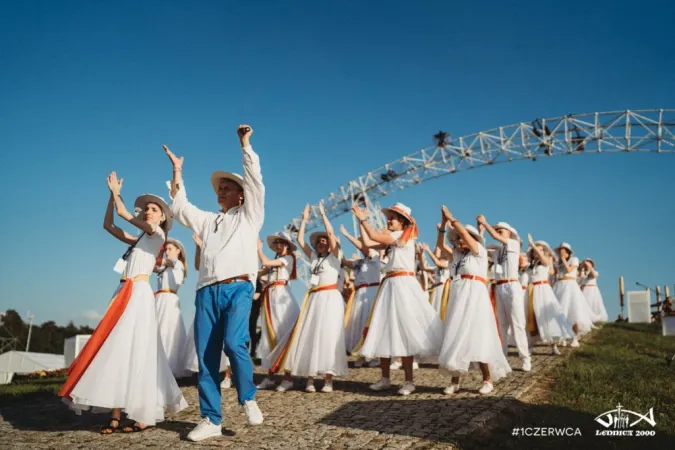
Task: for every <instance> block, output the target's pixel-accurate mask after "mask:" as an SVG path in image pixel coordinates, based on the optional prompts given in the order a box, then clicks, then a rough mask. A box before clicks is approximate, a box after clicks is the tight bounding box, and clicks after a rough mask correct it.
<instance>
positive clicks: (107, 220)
mask: <svg viewBox="0 0 675 450" xmlns="http://www.w3.org/2000/svg"><path fill="white" fill-rule="evenodd" d="M120 184H121V181H120ZM114 207H115V197H114V195H113V193H112V191H111V192H110V198H109V199H108V207H107V208H106V210H105V217H104V218H103V229H104V230H106V231H107V232H108V233H110V234H112V235H113V236H115V237H116V238H117V239H119V240H120V241H122V242H124V243H125V244H129V245H131V244H133V243H134V242H136V241H137V240H138V238H137V237H135V236H132V235H130V234H129V233H127V232H126V231H124V230H123V229H121V228H120V227H118V226H117V225H115V223H114V220H113V208H114Z"/></svg>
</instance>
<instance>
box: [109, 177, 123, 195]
mask: <svg viewBox="0 0 675 450" xmlns="http://www.w3.org/2000/svg"><path fill="white" fill-rule="evenodd" d="M122 182H124V179H123V178H120V179H119V180H118V179H117V174H116V173H115V172H111V173H110V175H108V178H107V183H108V189H110V192H111V193H112V194H113V195H120V192H121V191H122Z"/></svg>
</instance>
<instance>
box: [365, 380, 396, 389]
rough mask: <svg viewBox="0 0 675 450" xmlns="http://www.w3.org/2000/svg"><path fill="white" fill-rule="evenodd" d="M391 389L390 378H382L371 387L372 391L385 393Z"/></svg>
mask: <svg viewBox="0 0 675 450" xmlns="http://www.w3.org/2000/svg"><path fill="white" fill-rule="evenodd" d="M390 387H391V381H389V378H382V379H381V380H380V381H378V382H377V383H375V384H371V385H370V389H372V390H373V391H384V390H385V389H389V388H390Z"/></svg>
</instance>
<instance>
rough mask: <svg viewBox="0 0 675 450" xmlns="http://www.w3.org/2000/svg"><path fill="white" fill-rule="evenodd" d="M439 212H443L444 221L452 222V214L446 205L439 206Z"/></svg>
mask: <svg viewBox="0 0 675 450" xmlns="http://www.w3.org/2000/svg"><path fill="white" fill-rule="evenodd" d="M441 212H442V213H443V219H444V220H445V221H446V222H452V221H453V220H455V218H454V216H453V215H452V213H451V212H450V210H449V209H448V207H447V206H445V205H443V207H442V208H441Z"/></svg>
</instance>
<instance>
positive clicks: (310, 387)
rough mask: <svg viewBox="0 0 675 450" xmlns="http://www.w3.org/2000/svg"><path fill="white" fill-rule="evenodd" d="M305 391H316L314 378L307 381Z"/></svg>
mask: <svg viewBox="0 0 675 450" xmlns="http://www.w3.org/2000/svg"><path fill="white" fill-rule="evenodd" d="M305 392H316V388H315V387H314V380H311V381H310V380H308V381H307V386H305Z"/></svg>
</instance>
